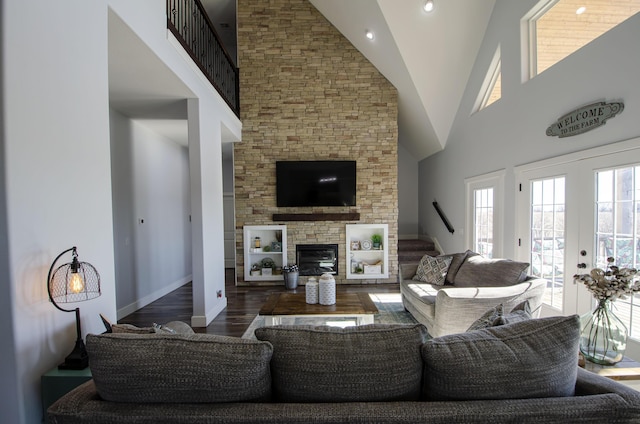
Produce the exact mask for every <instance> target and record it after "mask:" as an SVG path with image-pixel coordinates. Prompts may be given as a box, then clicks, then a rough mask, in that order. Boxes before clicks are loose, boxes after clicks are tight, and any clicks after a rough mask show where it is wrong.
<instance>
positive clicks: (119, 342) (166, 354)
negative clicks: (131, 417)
mask: <svg viewBox="0 0 640 424" xmlns="http://www.w3.org/2000/svg"><path fill="white" fill-rule="evenodd" d="M86 345H87V352H88V353H89V366H90V368H91V374H92V376H93V380H94V382H95V385H96V389H97V391H98V394H99V395H100V397H101V398H103V399H104V400H107V401H113V402H130V403H216V402H260V401H268V400H270V397H271V374H270V370H269V364H270V361H271V355H272V353H273V348H272V346H271V345H270V344H269V343H265V342H260V341H255V340H246V339H239V338H235V337H225V336H214V335H210V334H185V335H181V334H171V335H168V334H147V335H144V336H141V335H137V334H114V333H110V334H101V335H95V334H89V335H87V343H86Z"/></svg>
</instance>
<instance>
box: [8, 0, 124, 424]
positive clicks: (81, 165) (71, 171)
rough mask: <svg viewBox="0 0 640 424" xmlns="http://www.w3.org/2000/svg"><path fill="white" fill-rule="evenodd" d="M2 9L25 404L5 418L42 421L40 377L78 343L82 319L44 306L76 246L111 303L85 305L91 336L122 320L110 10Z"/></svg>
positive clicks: (76, 6) (12, 259) (19, 5)
mask: <svg viewBox="0 0 640 424" xmlns="http://www.w3.org/2000/svg"><path fill="white" fill-rule="evenodd" d="M3 6H4V8H5V9H4V11H3V12H4V13H3V22H2V31H3V39H4V40H10V42H7V43H4V46H3V47H4V51H3V54H4V57H3V61H2V63H3V70H4V81H3V84H4V89H3V91H4V93H3V94H4V97H3V102H4V111H5V122H4V124H5V125H4V147H5V157H4V172H5V175H6V201H7V217H6V218H7V219H6V225H7V227H8V230H9V231H8V243H7V244H8V257H9V268H10V280H8V281H6V280H5V281H3V284H2V287H1V288H0V290H1V291H2V294H0V297H5V296H7V297H8V298H9V299H13V317H12V321H13V330H14V334H15V337H14V345H13V350H14V356H15V362H14V363H13V364H11V365H13V367H14V368H15V373H16V374H17V379H18V380H19V383H18V389H19V393H18V397H19V398H20V401H19V402H17V403H16V404H14V405H10V406H9V408H8V410H4V409H3V411H2V415H3V420H4V419H5V418H6V416H7V415H5V414H8V416H12V417H15V416H16V415H19V418H18V421H13V420H12V422H25V423H39V422H40V420H41V417H42V410H41V403H40V376H41V375H42V374H43V373H44V372H46V371H48V370H49V369H50V368H52V367H53V366H54V365H56V364H57V363H58V362H60V361H61V360H62V359H63V358H64V357H65V356H66V355H67V354H68V353H69V352H70V351H71V349H72V348H73V345H74V341H75V317H74V314H72V313H64V312H60V311H58V310H57V309H55V308H54V307H53V305H51V303H50V302H49V300H48V297H47V291H46V278H47V272H48V270H49V267H50V265H51V262H52V261H53V259H54V258H55V257H56V256H57V254H59V253H60V252H62V251H63V250H65V249H67V248H70V247H72V246H77V247H78V253H79V256H80V260H82V261H87V262H90V263H92V264H93V265H94V266H95V267H96V269H97V270H98V271H99V273H100V275H101V278H102V296H101V297H99V298H97V299H94V300H91V301H88V302H83V303H82V304H78V305H77V306H79V307H80V311H81V317H82V323H83V330H84V332H85V333H86V332H98V331H101V330H102V329H103V327H102V324H101V322H100V319H99V317H98V314H99V313H101V312H102V313H107V314H110V313H115V291H114V283H113V282H114V277H115V275H114V267H113V263H114V260H113V228H112V220H111V180H110V178H109V175H110V169H109V168H110V153H109V111H108V85H107V84H108V78H107V44H106V43H107V37H106V35H107V9H106V7H105V2H103V1H92V2H86V1H83V0H66V1H65V2H63V3H60V2H57V3H53V2H50V1H48V0H33V1H29V2H24V1H22V0H5V1H4V2H3ZM62 22H64V23H65V24H64V25H63V24H61V23H62ZM65 259H66V260H67V261H68V260H69V259H70V257H66V258H65ZM10 360H11V357H10V356H9V358H5V357H4V355H3V357H2V361H3V362H4V361H10ZM2 380H3V382H4V376H3V379H2ZM12 380H13V379H11V378H10V379H9V380H8V381H9V382H12ZM3 386H4V383H3Z"/></svg>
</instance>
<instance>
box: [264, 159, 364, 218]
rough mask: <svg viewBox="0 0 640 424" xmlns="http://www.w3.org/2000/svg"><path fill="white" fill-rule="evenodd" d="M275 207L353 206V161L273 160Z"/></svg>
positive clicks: (354, 187)
mask: <svg viewBox="0 0 640 424" xmlns="http://www.w3.org/2000/svg"><path fill="white" fill-rule="evenodd" d="M276 198H277V205H278V207H289V206H294V207H296V206H355V204H356V161H354V160H320V161H317V160H315V161H277V162H276Z"/></svg>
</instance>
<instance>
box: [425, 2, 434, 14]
mask: <svg viewBox="0 0 640 424" xmlns="http://www.w3.org/2000/svg"><path fill="white" fill-rule="evenodd" d="M432 10H433V0H427V1H426V2H425V3H424V11H425V12H431V11H432Z"/></svg>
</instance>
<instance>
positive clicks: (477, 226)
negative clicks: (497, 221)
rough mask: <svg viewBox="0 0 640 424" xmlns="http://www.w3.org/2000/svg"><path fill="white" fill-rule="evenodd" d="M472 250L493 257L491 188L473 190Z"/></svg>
mask: <svg viewBox="0 0 640 424" xmlns="http://www.w3.org/2000/svg"><path fill="white" fill-rule="evenodd" d="M473 193H474V198H475V202H474V206H473V209H474V211H475V214H474V216H475V219H474V223H473V232H474V233H473V251H474V252H478V253H479V254H481V255H482V256H485V257H487V258H492V257H493V188H483V189H479V190H474V191H473Z"/></svg>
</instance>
